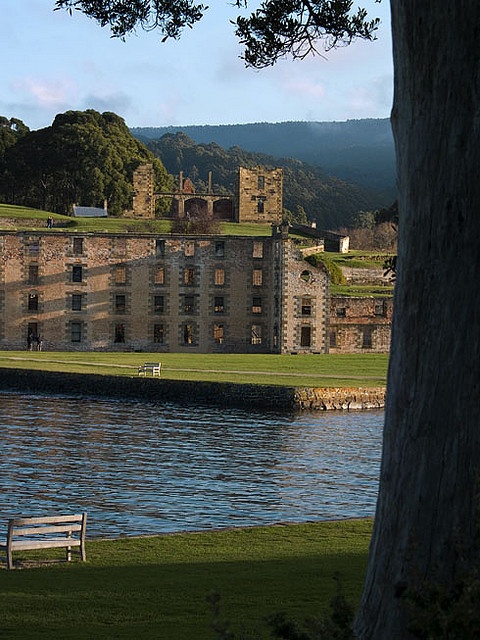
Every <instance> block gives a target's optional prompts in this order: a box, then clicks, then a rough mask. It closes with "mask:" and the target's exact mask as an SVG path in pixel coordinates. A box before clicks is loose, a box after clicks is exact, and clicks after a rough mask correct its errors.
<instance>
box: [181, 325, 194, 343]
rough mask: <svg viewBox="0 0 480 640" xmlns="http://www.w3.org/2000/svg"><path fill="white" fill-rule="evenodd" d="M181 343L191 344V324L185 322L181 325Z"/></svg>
mask: <svg viewBox="0 0 480 640" xmlns="http://www.w3.org/2000/svg"><path fill="white" fill-rule="evenodd" d="M183 343H184V344H193V324H186V325H185V326H184V327H183Z"/></svg>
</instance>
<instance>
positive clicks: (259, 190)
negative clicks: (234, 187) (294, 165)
mask: <svg viewBox="0 0 480 640" xmlns="http://www.w3.org/2000/svg"><path fill="white" fill-rule="evenodd" d="M237 193H238V196H237V197H238V206H237V215H238V220H237V222H263V223H264V222H274V223H277V224H279V223H280V222H281V220H282V214H283V171H282V169H273V170H271V171H269V170H267V169H265V168H264V167H255V168H253V169H245V168H244V167H240V168H239V171H238V191H237Z"/></svg>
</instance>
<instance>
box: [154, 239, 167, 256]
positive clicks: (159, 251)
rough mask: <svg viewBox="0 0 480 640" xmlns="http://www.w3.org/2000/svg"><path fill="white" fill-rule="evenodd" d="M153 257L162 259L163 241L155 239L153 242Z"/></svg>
mask: <svg viewBox="0 0 480 640" xmlns="http://www.w3.org/2000/svg"><path fill="white" fill-rule="evenodd" d="M155 255H156V256H158V257H159V258H163V257H164V255H165V240H160V239H159V238H157V239H156V240H155Z"/></svg>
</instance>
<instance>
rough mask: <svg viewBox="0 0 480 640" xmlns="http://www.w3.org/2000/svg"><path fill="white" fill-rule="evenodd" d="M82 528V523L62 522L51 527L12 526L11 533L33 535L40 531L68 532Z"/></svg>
mask: <svg viewBox="0 0 480 640" xmlns="http://www.w3.org/2000/svg"><path fill="white" fill-rule="evenodd" d="M81 530H82V525H81V524H62V525H59V526H58V527H56V526H51V527H42V526H37V527H24V528H21V529H18V528H17V527H14V529H13V532H12V535H13V536H14V537H15V536H30V535H32V534H33V535H35V534H37V533H38V534H41V533H68V532H69V531H81Z"/></svg>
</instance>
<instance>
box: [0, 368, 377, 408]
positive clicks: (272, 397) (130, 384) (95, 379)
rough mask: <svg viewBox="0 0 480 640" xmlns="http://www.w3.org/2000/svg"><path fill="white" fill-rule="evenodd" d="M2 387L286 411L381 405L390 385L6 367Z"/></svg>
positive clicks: (0, 373)
mask: <svg viewBox="0 0 480 640" xmlns="http://www.w3.org/2000/svg"><path fill="white" fill-rule="evenodd" d="M0 389H1V390H4V391H5V390H8V391H21V392H28V393H53V394H62V395H81V396H90V397H107V398H125V399H127V400H141V401H145V402H159V403H161V402H177V403H184V404H189V405H199V406H202V405H209V406H218V407H224V408H226V407H237V408H241V409H246V410H255V411H275V412H281V413H285V412H292V411H302V410H312V411H313V410H319V411H325V410H331V409H343V410H352V409H378V408H382V407H383V406H384V396H385V390H384V389H382V388H376V389H351V388H349V389H342V388H335V389H333V388H332V389H313V388H306V387H305V388H298V387H281V386H272V385H269V386H267V385H251V384H231V383H222V382H193V381H184V382H182V381H176V380H163V379H160V380H159V379H158V378H138V377H128V376H108V375H105V376H104V375H98V374H92V375H90V374H88V375H87V374H75V373H62V372H52V371H32V370H28V369H1V368H0Z"/></svg>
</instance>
